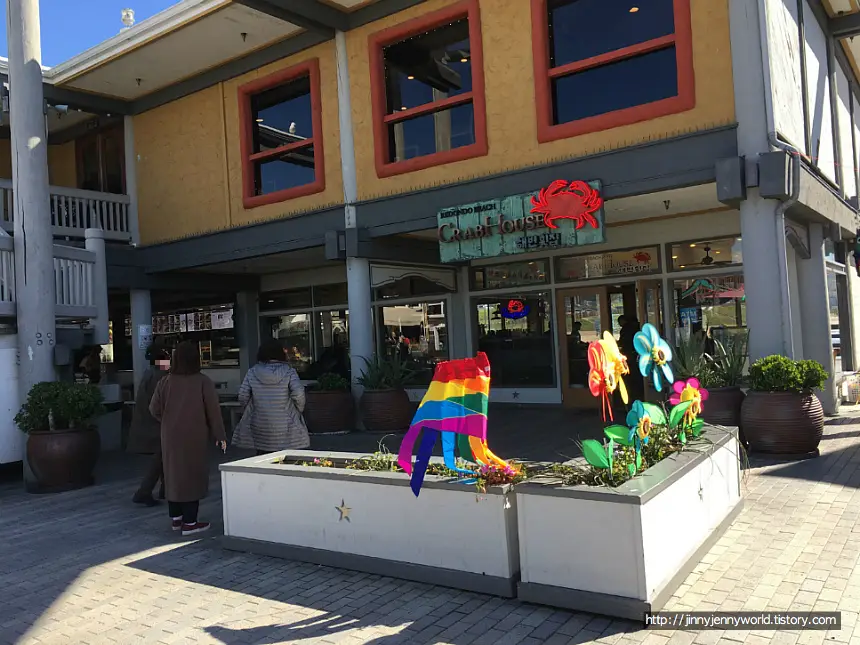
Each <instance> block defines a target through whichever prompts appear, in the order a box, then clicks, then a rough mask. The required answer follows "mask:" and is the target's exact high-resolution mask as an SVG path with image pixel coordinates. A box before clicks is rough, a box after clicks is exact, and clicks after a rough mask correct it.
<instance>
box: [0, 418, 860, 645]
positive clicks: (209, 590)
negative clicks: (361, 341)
mask: <svg viewBox="0 0 860 645" xmlns="http://www.w3.org/2000/svg"><path fill="white" fill-rule="evenodd" d="M853 414H858V412H854V413H853ZM857 422H860V418H852V417H841V418H838V419H832V420H830V421H829V424H828V427H827V435H826V437H825V439H824V441H823V442H822V453H823V454H822V456H821V457H820V458H818V459H815V460H811V461H807V462H801V463H791V464H775V463H771V464H766V463H754V464H753V468H751V469H750V470H748V471H747V476H746V480H745V494H746V500H747V506H746V509H745V510H744V512H743V514H742V515H741V516H740V518H739V519H738V520H737V522H736V523H735V524H734V526H733V527H732V528H731V529H730V530H729V532H728V533H727V534H726V535H725V536H724V537H723V538H722V539H721V540H720V541H719V542H718V544H717V545H716V546H714V548H713V549H712V550H711V552H710V553H709V554H708V555H707V556H706V557H705V559H704V561H703V562H702V563H701V565H699V566H698V567H697V568H696V570H695V572H694V573H693V574H691V575H690V576H689V578H688V579H687V581H686V583H685V584H684V585H683V586H682V587H681V589H679V591H678V594H677V595H676V597H675V598H674V599H673V601H672V603H671V605H670V607H671V608H677V609H695V610H709V609H714V610H717V609H721V610H735V609H751V610H757V609H774V610H779V609H792V610H811V609H822V610H826V609H830V610H833V609H839V610H841V611H842V620H843V627H842V629H841V630H840V631H838V632H829V633H825V632H812V631H807V632H802V633H801V632H788V631H783V632H757V631H754V632H740V631H726V632H716V631H711V632H699V633H696V632H674V633H672V632H654V631H651V632H647V631H644V630H642V629H641V626H640V625H639V624H634V623H629V622H624V621H614V620H610V619H607V618H603V617H599V616H593V615H588V614H579V613H570V612H564V611H554V610H552V609H547V608H542V607H535V606H529V605H524V604H521V603H518V602H516V601H504V600H500V599H497V598H491V597H486V596H481V595H477V594H471V593H461V592H458V591H453V590H449V589H443V588H438V587H430V586H426V585H421V584H414V583H408V582H402V581H398V580H393V579H388V578H383V577H379V576H370V575H364V574H357V573H351V572H346V571H340V570H335V569H329V568H324V567H316V566H311V565H307V564H301V563H296V562H286V561H282V560H276V559H271V558H265V557H257V556H250V555H237V554H234V553H229V552H225V551H223V550H221V549H220V548H219V546H218V537H217V535H218V533H219V531H218V530H216V531H214V532H213V533H214V535H212V536H211V537H207V538H206V539H202V540H196V541H187V540H186V541H183V540H182V539H180V538H176V537H175V536H174V534H173V533H172V532H171V531H170V530H169V528H167V526H166V522H165V517H164V516H165V510H164V509H163V508H160V509H151V510H149V509H139V508H136V507H133V506H131V504H130V503H129V497H130V495H131V493H132V490H133V488H134V481H133V480H132V479H129V475H131V474H133V472H134V470H135V467H136V466H137V464H135V463H130V462H129V461H128V460H123V461H122V462H120V463H114V464H113V465H114V468H119V469H120V471H119V472H118V473H117V472H114V473H113V474H112V475H111V476H109V477H108V482H109V483H104V484H100V485H98V486H95V487H92V488H89V489H87V490H82V491H76V492H73V493H67V494H63V495H55V496H42V497H34V496H27V495H25V494H23V493H21V492H20V491H19V490H18V487H17V486H10V485H0V645H5V644H6V643H21V644H27V645H30V644H33V645H35V644H45V645H48V644H50V645H84V644H91V645H95V644H101V643H118V644H121V645H134V644H137V643H164V644H168V643H177V644H178V643H216V644H217V643H230V644H232V643H249V644H250V643H302V644H317V643H320V644H334V643H343V644H345V645H352V644H358V643H373V644H375V645H377V644H378V645H395V644H397V643H404V644H409V645H422V644H425V643H426V644H441V643H447V644H450V645H490V644H493V645H539V644H545V645H580V644H583V643H590V642H597V643H602V644H605V645H633V644H634V643H644V644H645V645H664V644H671V645H675V644H676V643H677V644H679V645H689V643H693V642H695V643H701V644H702V645H711V644H714V643H718V642H721V643H731V644H732V645H738V643H740V642H743V643H747V644H749V645H760V644H764V643H767V642H773V643H774V644H775V645H793V644H794V643H799V644H801V645H813V644H814V645H818V644H820V643H822V642H824V640H825V639H826V640H828V641H833V642H836V643H850V645H860V623H858V622H857V612H858V611H860V567H857V558H858V554H860V523H858V516H860V467H858V466H860V423H857ZM214 481H215V480H214V479H213V483H214ZM202 512H203V515H205V516H206V517H207V518H209V519H215V520H217V518H218V515H219V513H220V499H219V498H218V497H217V495H213V497H211V498H210V499H209V500H207V501H206V503H205V504H204V506H203V511H202ZM216 529H220V526H216ZM855 624H857V627H856V628H855Z"/></svg>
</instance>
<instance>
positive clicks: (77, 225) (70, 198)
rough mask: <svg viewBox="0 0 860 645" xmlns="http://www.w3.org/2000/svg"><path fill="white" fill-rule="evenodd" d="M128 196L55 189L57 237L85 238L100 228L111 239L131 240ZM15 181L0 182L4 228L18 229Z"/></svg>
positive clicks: (0, 217) (53, 214)
mask: <svg viewBox="0 0 860 645" xmlns="http://www.w3.org/2000/svg"><path fill="white" fill-rule="evenodd" d="M129 203H130V202H129V198H128V195H112V194H110V193H98V192H95V191H92V190H78V189H77V188H60V187H58V186H51V225H52V226H53V230H54V237H70V238H80V239H83V237H84V231H85V230H86V229H88V228H100V229H102V230H103V231H104V232H105V239H108V240H120V241H128V240H131V222H130V220H129ZM13 204H14V195H13V193H12V181H11V180H9V179H0V228H2V229H4V230H5V231H6V232H8V233H9V234H10V235H11V234H12V230H13V228H14V222H15V213H14V210H15V209H14V206H13Z"/></svg>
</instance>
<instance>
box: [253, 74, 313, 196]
mask: <svg viewBox="0 0 860 645" xmlns="http://www.w3.org/2000/svg"><path fill="white" fill-rule="evenodd" d="M302 76H307V77H309V79H310V86H311V129H312V131H313V132H312V135H313V136H311V138H310V139H305V140H304V141H296V142H293V143H288V144H287V145H284V146H280V147H279V148H275V149H274V150H265V151H263V152H257V153H255V152H254V147H253V146H254V124H253V123H252V118H251V117H252V112H251V99H252V97H253V96H254V95H255V94H259V93H261V92H264V91H266V90H269V89H271V88H273V87H277V86H278V85H285V84H287V83H289V82H290V81H294V80H296V79H298V78H301V77H302ZM322 134H323V133H322V106H321V99H320V65H319V59H318V58H312V59H310V60H307V61H305V62H303V63H299V64H298V65H294V66H292V67H288V68H287V69H283V70H280V71H278V72H275V73H274V74H270V75H268V76H265V77H263V78H260V79H257V80H255V81H251V82H250V83H245V84H244V85H242V86H240V87H239V148H240V151H241V155H242V204H243V206H244V207H245V208H246V209H251V208H256V207H258V206H265V205H266V204H274V203H277V202H283V201H286V200H288V199H294V198H296V197H303V196H305V195H312V194H314V193H319V192H322V191H324V190H325V163H324V160H325V154H324V151H323V136H322ZM310 146H313V147H314V181H312V182H311V183H309V184H303V185H301V186H294V187H292V188H286V189H284V190H278V191H276V192H273V193H267V194H265V195H256V194H255V192H254V163H255V162H258V161H262V160H266V159H269V158H274V157H278V156H280V155H282V154H284V153H286V152H291V151H293V150H300V149H302V148H308V147H310Z"/></svg>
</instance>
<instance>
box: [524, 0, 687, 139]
mask: <svg viewBox="0 0 860 645" xmlns="http://www.w3.org/2000/svg"><path fill="white" fill-rule="evenodd" d="M531 1H532V28H533V30H534V33H533V43H534V59H535V84H536V85H535V95H536V100H537V112H538V139H539V140H540V141H541V142H547V141H553V140H556V139H562V138H566V137H573V136H577V135H580V134H585V133H588V132H595V131H599V130H608V129H610V128H615V127H619V126H622V125H627V124H630V123H636V122H638V121H646V120H650V119H655V118H657V117H660V116H665V115H667V114H673V113H676V112H682V111H684V110H689V109H691V108H693V106H694V105H695V86H694V81H693V51H692V48H693V47H692V33H691V25H690V0H531Z"/></svg>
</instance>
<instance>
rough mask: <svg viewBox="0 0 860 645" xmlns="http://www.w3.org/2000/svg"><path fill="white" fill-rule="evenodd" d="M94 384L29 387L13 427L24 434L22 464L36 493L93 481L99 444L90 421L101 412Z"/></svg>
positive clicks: (66, 488)
mask: <svg viewBox="0 0 860 645" xmlns="http://www.w3.org/2000/svg"><path fill="white" fill-rule="evenodd" d="M103 410H104V408H103V407H102V393H101V390H100V389H99V388H98V386H95V385H90V384H83V383H70V382H65V381H57V382H45V383H37V384H36V385H34V386H33V387H32V389H31V390H30V392H29V394H28V395H27V400H26V401H25V402H24V405H23V406H21V410H20V411H19V412H18V414H16V415H15V423H16V424H17V425H18V427H19V428H20V429H21V430H22V431H23V432H26V433H27V435H28V437H27V460H28V462H29V464H30V467H31V468H32V469H33V474H34V475H35V476H36V480H37V482H38V492H45V493H48V492H60V491H65V490H74V489H76V488H83V487H84V486H89V485H91V484H92V483H93V469H94V468H95V465H96V461H98V457H99V450H100V449H101V441H100V438H99V433H98V430H97V429H96V428H95V425H94V424H93V419H94V418H95V417H96V416H98V415H99V414H101V413H102V412H103Z"/></svg>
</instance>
